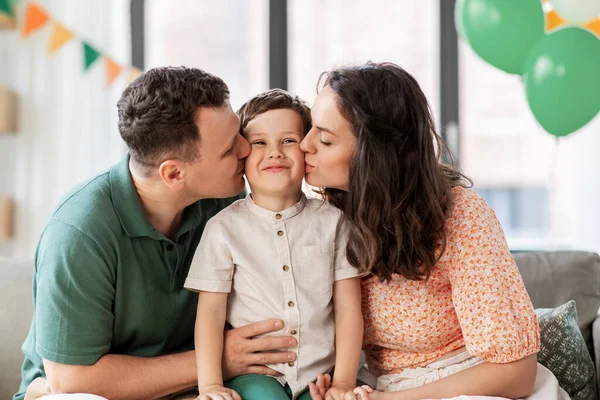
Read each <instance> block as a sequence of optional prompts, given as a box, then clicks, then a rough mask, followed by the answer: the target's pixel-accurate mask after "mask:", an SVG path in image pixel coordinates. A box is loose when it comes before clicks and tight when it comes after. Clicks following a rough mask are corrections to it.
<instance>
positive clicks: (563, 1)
mask: <svg viewBox="0 0 600 400" xmlns="http://www.w3.org/2000/svg"><path fill="white" fill-rule="evenodd" d="M550 3H551V4H552V7H554V10H556V12H557V13H558V14H559V15H560V16H561V17H562V18H563V19H564V20H566V21H567V22H571V23H574V24H580V23H583V22H589V21H591V20H593V19H594V18H596V17H598V16H600V0H550Z"/></svg>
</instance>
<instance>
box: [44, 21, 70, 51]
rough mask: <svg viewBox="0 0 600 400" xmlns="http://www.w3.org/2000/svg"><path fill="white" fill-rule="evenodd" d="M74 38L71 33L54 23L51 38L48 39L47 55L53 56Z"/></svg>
mask: <svg viewBox="0 0 600 400" xmlns="http://www.w3.org/2000/svg"><path fill="white" fill-rule="evenodd" d="M74 37H75V35H73V32H71V31H70V30H68V29H67V28H65V27H64V26H62V25H61V24H59V23H58V22H56V21H54V29H53V30H52V37H50V47H49V48H48V53H50V54H53V53H54V52H56V50H58V49H60V48H61V47H63V46H64V45H65V44H66V43H67V42H68V41H69V40H71V39H73V38H74Z"/></svg>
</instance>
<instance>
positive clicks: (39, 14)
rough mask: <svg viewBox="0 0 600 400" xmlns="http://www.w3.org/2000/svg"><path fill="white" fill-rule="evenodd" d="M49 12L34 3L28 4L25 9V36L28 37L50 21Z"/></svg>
mask: <svg viewBox="0 0 600 400" xmlns="http://www.w3.org/2000/svg"><path fill="white" fill-rule="evenodd" d="M48 19H49V17H48V14H46V11H44V10H43V9H42V8H41V7H40V6H38V5H37V4H34V3H29V4H27V8H26V9H25V23H24V24H23V37H28V36H29V35H31V33H32V32H35V31H36V30H38V29H40V28H41V27H42V26H44V25H45V24H46V22H48Z"/></svg>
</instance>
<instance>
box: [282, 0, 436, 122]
mask: <svg viewBox="0 0 600 400" xmlns="http://www.w3.org/2000/svg"><path fill="white" fill-rule="evenodd" d="M438 13H439V5H438V0H423V1H418V2H417V1H412V0H400V1H385V0H374V1H371V2H369V3H365V2H364V1H363V0H344V1H342V0H303V1H290V2H289V3H288V21H289V27H288V40H289V88H290V90H291V91H292V92H295V93H296V94H298V95H299V96H301V97H302V98H304V99H305V100H307V101H308V102H309V103H310V104H312V102H313V100H314V98H315V97H316V84H317V78H318V77H319V75H320V74H321V73H322V72H323V71H326V70H328V69H331V68H332V67H335V66H340V65H346V64H357V63H364V62H366V61H369V60H371V61H376V62H377V61H379V62H380V61H391V62H394V63H396V64H398V65H400V66H401V67H403V68H405V69H406V70H407V71H409V72H410V73H412V74H413V75H414V76H415V77H416V78H417V80H418V81H419V83H420V84H421V87H422V89H423V91H424V92H425V95H426V96H427V98H428V100H429V102H430V104H431V106H432V108H433V110H434V113H436V114H438V109H439V107H438V103H439V95H438V86H439V78H438V76H439V61H438V59H439V56H438V53H439V39H438V37H439V27H438V25H439V22H438V21H439V18H438Z"/></svg>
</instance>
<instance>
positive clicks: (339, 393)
mask: <svg viewBox="0 0 600 400" xmlns="http://www.w3.org/2000/svg"><path fill="white" fill-rule="evenodd" d="M353 391H354V385H352V386H350V385H346V384H343V383H334V384H333V386H331V389H329V390H328V391H327V393H325V400H355V399H356V395H355V394H354V393H353Z"/></svg>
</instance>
